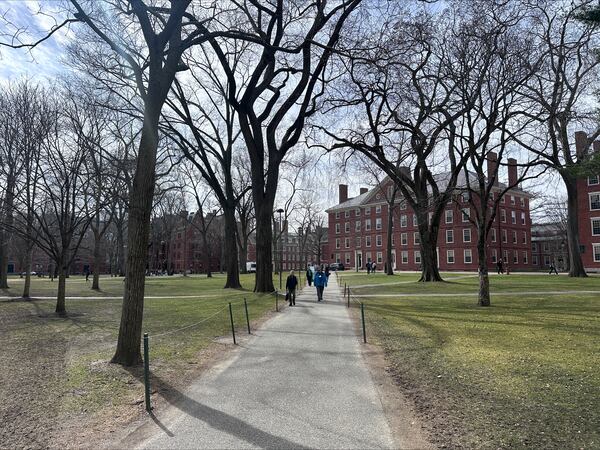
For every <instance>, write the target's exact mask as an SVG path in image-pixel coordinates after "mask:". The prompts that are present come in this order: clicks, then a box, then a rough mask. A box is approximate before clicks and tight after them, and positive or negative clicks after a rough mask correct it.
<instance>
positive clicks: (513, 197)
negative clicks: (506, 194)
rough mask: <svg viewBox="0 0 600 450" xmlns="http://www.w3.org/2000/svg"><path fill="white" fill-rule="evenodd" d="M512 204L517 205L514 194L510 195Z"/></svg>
mask: <svg viewBox="0 0 600 450" xmlns="http://www.w3.org/2000/svg"><path fill="white" fill-rule="evenodd" d="M510 204H511V205H513V206H514V205H515V196H514V195H511V196H510Z"/></svg>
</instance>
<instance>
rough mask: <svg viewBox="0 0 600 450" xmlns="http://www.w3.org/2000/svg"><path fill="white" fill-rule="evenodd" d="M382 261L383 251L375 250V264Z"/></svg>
mask: <svg viewBox="0 0 600 450" xmlns="http://www.w3.org/2000/svg"><path fill="white" fill-rule="evenodd" d="M382 262H383V253H381V252H377V264H381V263H382Z"/></svg>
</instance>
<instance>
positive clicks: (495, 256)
mask: <svg viewBox="0 0 600 450" xmlns="http://www.w3.org/2000/svg"><path fill="white" fill-rule="evenodd" d="M497 261H498V253H496V249H495V248H494V249H492V262H493V263H495V262H497Z"/></svg>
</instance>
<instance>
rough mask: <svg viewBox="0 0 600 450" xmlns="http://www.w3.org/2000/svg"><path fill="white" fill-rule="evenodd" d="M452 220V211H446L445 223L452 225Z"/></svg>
mask: <svg viewBox="0 0 600 450" xmlns="http://www.w3.org/2000/svg"><path fill="white" fill-rule="evenodd" d="M453 220H454V211H452V210H451V209H447V210H446V223H452V221H453Z"/></svg>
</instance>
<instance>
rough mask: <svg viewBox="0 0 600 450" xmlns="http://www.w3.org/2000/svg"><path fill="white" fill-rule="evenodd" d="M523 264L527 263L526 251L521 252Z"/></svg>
mask: <svg viewBox="0 0 600 450" xmlns="http://www.w3.org/2000/svg"><path fill="white" fill-rule="evenodd" d="M523 264H529V258H528V256H527V252H526V251H524V252H523Z"/></svg>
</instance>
